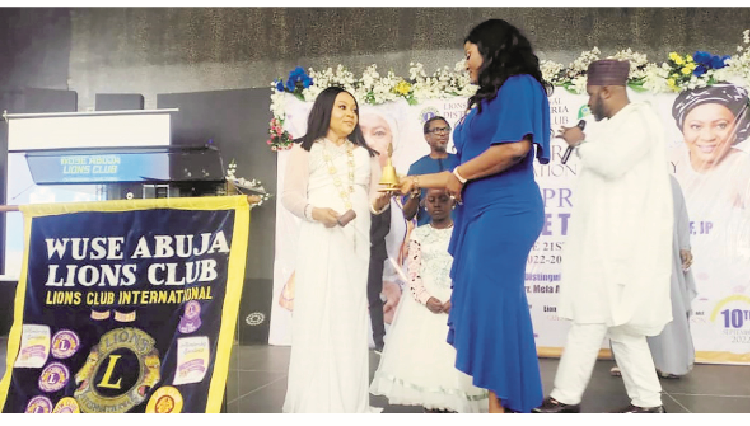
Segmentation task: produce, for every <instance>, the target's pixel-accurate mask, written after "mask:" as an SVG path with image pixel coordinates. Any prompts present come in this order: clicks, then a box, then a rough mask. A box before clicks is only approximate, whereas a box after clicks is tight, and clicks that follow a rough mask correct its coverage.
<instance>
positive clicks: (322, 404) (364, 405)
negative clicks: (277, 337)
mask: <svg viewBox="0 0 750 426" xmlns="http://www.w3.org/2000/svg"><path fill="white" fill-rule="evenodd" d="M376 154H377V153H376V152H375V151H374V150H372V149H371V148H370V147H369V146H368V145H367V144H366V142H365V141H364V138H363V137H362V132H361V130H360V129H359V109H358V105H357V102H356V100H355V99H354V97H353V96H352V95H351V94H349V93H348V92H346V91H345V90H343V89H341V88H336V87H330V88H328V89H325V90H324V91H323V92H321V94H320V95H318V97H317V99H316V100H315V103H314V105H313V107H312V110H311V111H310V115H309V117H308V125H307V134H306V135H305V136H304V137H303V141H302V143H301V144H300V145H296V146H294V148H292V152H291V154H290V159H289V163H288V165H287V169H286V177H285V184H284V189H283V192H282V195H281V197H282V200H281V201H282V204H283V205H284V207H285V208H287V209H288V210H289V211H290V212H292V214H294V215H295V216H297V217H299V218H301V219H302V221H301V223H300V228H299V246H298V249H297V259H296V262H295V265H296V267H295V298H294V299H295V300H294V314H293V317H292V348H291V356H290V360H289V383H288V387H287V394H286V400H285V401H284V407H283V411H284V412H295V413H309V412H328V413H358V412H368V411H372V410H373V409H372V408H371V407H370V404H369V393H368V382H369V381H368V378H369V359H368V344H367V343H368V329H369V320H368V310H367V294H366V283H367V268H368V259H369V254H370V241H369V232H370V213H374V214H381V213H383V212H384V211H386V210H387V209H388V206H389V200H390V197H391V194H389V193H378V181H379V179H380V167H379V166H378V162H377V161H378V160H377V157H376ZM352 213H353V216H354V219H351V217H352ZM350 219H351V220H350ZM349 220H350V221H349Z"/></svg>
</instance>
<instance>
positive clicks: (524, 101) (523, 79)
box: [482, 74, 552, 164]
mask: <svg viewBox="0 0 750 426" xmlns="http://www.w3.org/2000/svg"><path fill="white" fill-rule="evenodd" d="M486 105H487V107H488V108H487V109H489V111H487V112H488V113H489V114H490V115H491V116H494V117H497V129H496V130H495V133H494V135H493V136H492V139H491V142H490V144H491V145H496V144H504V143H515V142H518V141H520V140H522V139H524V137H525V136H527V135H531V137H532V139H531V140H532V142H533V143H534V145H536V147H537V149H536V156H537V159H538V160H539V162H540V163H542V164H547V163H549V160H550V136H551V132H552V129H551V127H550V111H549V101H548V100H547V93H546V92H545V90H544V88H543V87H542V85H541V84H539V82H538V81H536V79H534V77H532V76H530V75H528V74H523V75H515V76H513V77H510V78H509V79H508V80H506V81H505V83H504V84H503V85H502V86H501V87H500V90H499V92H498V94H497V98H496V99H495V101H494V102H490V103H489V104H486ZM483 107H484V105H483ZM493 110H494V111H493ZM482 114H484V111H482Z"/></svg>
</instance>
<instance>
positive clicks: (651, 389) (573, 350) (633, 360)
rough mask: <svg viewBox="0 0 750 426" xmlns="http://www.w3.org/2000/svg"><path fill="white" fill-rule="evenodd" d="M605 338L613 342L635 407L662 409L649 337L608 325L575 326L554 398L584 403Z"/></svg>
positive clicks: (566, 401) (569, 338)
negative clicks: (649, 346)
mask: <svg viewBox="0 0 750 426" xmlns="http://www.w3.org/2000/svg"><path fill="white" fill-rule="evenodd" d="M605 336H606V337H609V338H610V339H611V340H612V350H613V351H614V353H615V357H616V358H617V365H618V366H619V367H620V371H621V372H622V380H623V382H624V383H625V389H626V390H627V392H628V396H629V397H630V400H631V403H632V404H633V405H634V406H636V407H642V408H653V407H659V406H661V405H662V403H661V385H660V384H659V377H658V376H657V375H656V368H655V367H654V361H653V359H652V358H651V351H649V348H648V343H647V342H646V336H643V335H633V334H630V333H628V332H627V331H624V330H622V328H621V327H612V328H608V327H607V325H606V324H575V323H573V325H572V326H571V327H570V332H569V333H568V341H567V342H566V343H565V351H564V352H563V354H562V358H560V365H559V366H558V368H557V376H556V377H555V389H554V390H553V391H552V392H551V393H550V396H551V397H552V398H554V399H556V400H557V401H560V402H562V403H563V404H579V403H580V402H581V395H583V391H584V390H585V389H586V385H587V384H588V382H589V380H590V379H591V373H592V371H593V370H594V364H595V363H596V358H597V355H598V353H599V349H600V348H601V345H602V341H603V340H604V337H605Z"/></svg>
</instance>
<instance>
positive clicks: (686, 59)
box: [267, 30, 750, 151]
mask: <svg viewBox="0 0 750 426" xmlns="http://www.w3.org/2000/svg"><path fill="white" fill-rule="evenodd" d="M742 36H743V45H740V46H737V53H735V55H732V56H730V55H724V56H719V55H713V54H711V53H709V52H705V51H697V52H695V53H694V54H692V55H689V54H688V55H680V54H678V53H677V52H671V53H670V54H669V56H668V58H667V61H666V62H664V63H662V64H660V65H659V64H656V63H652V62H648V60H647V58H646V55H644V54H642V53H639V52H634V51H632V50H631V49H627V50H621V51H619V52H616V53H615V54H614V55H611V56H607V59H620V60H625V59H627V60H628V61H630V76H629V78H628V87H630V88H631V89H632V90H634V91H636V92H651V93H670V92H672V93H674V92H682V91H684V90H688V89H694V88H697V87H706V86H710V85H713V84H716V83H720V82H727V81H730V80H733V79H738V80H739V79H744V80H745V81H750V30H746V31H744V32H743V33H742ZM601 54H602V52H601V51H600V50H599V48H598V47H596V46H594V48H593V49H591V50H589V51H584V52H581V55H580V56H579V57H578V58H576V59H575V60H574V61H573V62H572V63H571V64H569V65H568V66H567V67H565V66H564V65H562V64H560V63H557V62H554V61H548V60H542V61H541V62H540V68H541V70H542V77H543V78H544V79H545V80H546V81H548V82H550V83H552V84H553V85H555V86H558V87H562V88H564V89H565V90H567V91H568V92H571V93H574V94H581V93H585V92H586V82H587V76H586V72H587V71H588V67H589V64H591V62H593V61H596V60H598V59H600V58H601ZM330 86H339V87H343V88H344V89H345V90H347V91H348V92H349V93H351V94H353V95H354V98H355V99H357V102H359V103H360V104H368V105H380V104H383V103H386V102H391V101H394V100H396V99H398V98H404V99H406V101H407V102H408V103H409V104H410V105H418V104H420V103H421V102H423V101H425V100H427V99H445V98H451V97H455V96H461V97H469V96H472V95H474V93H476V90H477V86H476V85H474V84H471V82H470V80H469V74H468V72H467V71H466V70H465V60H462V61H459V62H458V63H456V65H455V67H453V69H452V70H451V69H450V68H449V67H448V66H444V67H443V68H442V69H438V70H437V71H435V72H434V73H433V74H432V75H431V76H427V73H426V72H425V70H424V66H423V65H422V64H419V63H412V64H411V67H410V69H409V78H408V79H407V78H401V77H397V76H396V75H395V74H394V73H393V71H388V72H387V73H386V74H385V75H384V76H382V77H381V75H380V73H379V72H378V66H377V65H370V66H369V67H367V68H365V70H364V72H363V74H362V77H360V78H356V77H355V75H354V74H353V73H352V72H351V71H349V70H347V69H346V67H344V66H343V65H340V64H339V65H338V66H337V67H336V70H335V71H334V70H333V69H331V68H328V69H327V70H325V71H316V70H314V69H312V68H311V69H310V70H309V75H308V74H307V73H306V72H305V71H304V69H302V68H301V67H297V68H295V69H294V70H292V71H291V72H290V73H289V77H288V78H287V80H286V82H284V81H283V80H277V81H274V82H273V84H272V91H273V93H272V94H271V111H272V112H273V115H274V120H271V128H270V130H269V134H270V135H271V139H269V140H268V141H267V143H268V145H270V146H271V149H272V150H274V151H278V150H281V149H285V148H288V147H290V146H291V143H292V136H291V135H289V133H288V132H286V131H282V130H281V129H282V128H283V122H284V118H285V116H286V114H285V101H286V96H287V95H286V94H287V93H291V94H293V95H294V96H295V97H296V98H298V99H300V100H302V101H305V102H312V101H314V100H315V98H316V97H317V96H318V94H320V92H322V91H323V90H324V89H326V88H327V87H330Z"/></svg>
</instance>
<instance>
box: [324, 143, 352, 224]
mask: <svg viewBox="0 0 750 426" xmlns="http://www.w3.org/2000/svg"><path fill="white" fill-rule="evenodd" d="M329 143H332V142H330V141H328V140H327V139H326V140H324V142H323V160H324V161H325V162H326V166H327V167H328V173H329V174H330V175H331V179H333V185H334V186H335V187H336V189H337V190H338V191H339V196H341V199H342V200H343V201H344V206H345V207H346V209H347V210H351V209H352V200H351V194H352V193H353V192H354V147H353V145H352V144H351V143H350V142H349V141H346V142H344V143H345V144H346V157H347V159H346V163H347V166H348V169H349V170H348V172H349V173H348V178H349V179H348V180H349V182H347V183H348V185H347V188H344V184H343V182H341V176H340V175H339V174H338V173H337V171H338V170H337V169H336V166H334V165H333V158H332V157H331V153H330V151H329V147H328V144H329Z"/></svg>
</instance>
